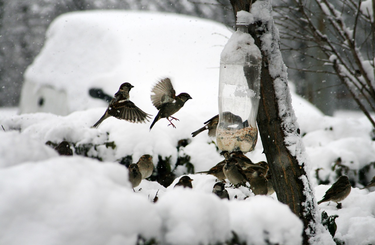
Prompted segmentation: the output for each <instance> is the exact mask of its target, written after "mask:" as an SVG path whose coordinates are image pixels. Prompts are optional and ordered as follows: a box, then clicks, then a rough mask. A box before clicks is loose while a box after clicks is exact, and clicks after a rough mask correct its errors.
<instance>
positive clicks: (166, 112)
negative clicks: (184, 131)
mask: <svg viewBox="0 0 375 245" xmlns="http://www.w3.org/2000/svg"><path fill="white" fill-rule="evenodd" d="M151 92H152V93H151V101H152V104H153V105H154V106H155V107H156V109H158V110H159V112H158V114H157V115H156V117H155V119H154V121H153V122H152V123H151V126H150V130H151V129H152V127H153V126H154V124H155V123H156V122H157V121H159V120H160V119H162V118H166V119H167V120H168V121H169V123H170V125H172V126H173V127H174V128H176V126H175V125H174V124H173V123H172V120H178V119H177V118H175V117H172V115H173V114H175V113H176V112H178V111H179V110H180V109H181V108H182V107H183V106H184V104H185V103H186V101H188V100H189V99H192V98H191V96H190V95H189V94H188V93H180V94H179V95H177V96H176V91H175V90H174V88H173V85H172V82H171V80H170V79H169V78H164V79H162V80H161V81H159V82H158V83H157V84H156V85H155V86H154V87H153V88H152V90H151Z"/></svg>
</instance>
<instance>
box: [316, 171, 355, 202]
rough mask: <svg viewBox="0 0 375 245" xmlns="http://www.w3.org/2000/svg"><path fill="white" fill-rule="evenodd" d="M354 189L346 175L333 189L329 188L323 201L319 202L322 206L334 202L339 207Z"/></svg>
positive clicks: (334, 184)
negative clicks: (324, 203) (323, 203)
mask: <svg viewBox="0 0 375 245" xmlns="http://www.w3.org/2000/svg"><path fill="white" fill-rule="evenodd" d="M351 189H352V187H351V185H350V181H349V178H348V177H347V176H345V175H343V176H341V177H340V178H339V179H338V180H337V181H336V182H335V183H333V185H332V186H331V188H329V189H328V190H327V191H326V193H325V194H324V197H323V199H322V200H320V201H319V202H318V204H321V203H322V202H328V201H334V202H336V203H337V204H338V205H339V202H341V201H342V200H344V199H345V198H346V197H347V196H348V195H349V193H350V191H351Z"/></svg>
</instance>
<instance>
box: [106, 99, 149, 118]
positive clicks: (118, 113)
mask: <svg viewBox="0 0 375 245" xmlns="http://www.w3.org/2000/svg"><path fill="white" fill-rule="evenodd" d="M108 114H109V115H111V116H114V117H116V118H118V119H123V120H126V121H129V122H132V123H144V122H148V121H149V120H150V117H151V115H149V114H147V113H146V112H144V111H142V110H141V109H140V108H138V107H137V106H136V105H135V104H134V103H133V102H131V101H130V100H120V101H118V102H117V103H115V104H114V105H112V106H110V107H109V108H108Z"/></svg>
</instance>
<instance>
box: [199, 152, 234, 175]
mask: <svg viewBox="0 0 375 245" xmlns="http://www.w3.org/2000/svg"><path fill="white" fill-rule="evenodd" d="M220 155H223V156H224V157H225V159H224V160H223V161H221V162H219V163H218V164H216V165H215V166H213V167H212V168H210V170H208V171H201V172H196V173H197V174H211V175H213V176H215V177H216V178H218V179H219V180H220V181H225V175H224V172H223V167H224V165H225V163H226V159H228V157H229V156H230V153H229V152H227V151H223V152H221V153H220Z"/></svg>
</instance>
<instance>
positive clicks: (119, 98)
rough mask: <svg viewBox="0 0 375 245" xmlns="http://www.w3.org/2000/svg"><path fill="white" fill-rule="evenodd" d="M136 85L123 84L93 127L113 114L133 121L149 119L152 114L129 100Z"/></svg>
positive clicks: (139, 121)
mask: <svg viewBox="0 0 375 245" xmlns="http://www.w3.org/2000/svg"><path fill="white" fill-rule="evenodd" d="M133 87H134V86H133V85H131V84H130V83H123V84H121V86H120V88H119V90H118V91H117V93H116V94H115V97H114V98H113V99H112V100H111V102H110V103H109V105H108V108H107V110H106V111H105V113H104V115H103V116H102V117H101V118H100V119H99V121H98V122H96V123H95V124H94V125H93V126H92V127H94V128H96V127H98V126H99V125H100V124H101V123H102V122H103V121H104V120H105V119H107V118H108V117H110V116H113V117H115V118H117V119H123V120H126V121H129V122H132V123H144V122H146V121H149V120H150V118H151V115H149V114H147V113H146V112H144V111H142V110H141V109H139V108H138V107H137V106H136V105H135V104H134V103H133V102H131V101H130V100H129V92H130V90H131V89H132V88H133Z"/></svg>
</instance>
